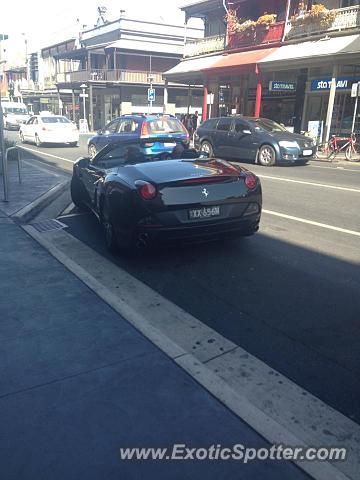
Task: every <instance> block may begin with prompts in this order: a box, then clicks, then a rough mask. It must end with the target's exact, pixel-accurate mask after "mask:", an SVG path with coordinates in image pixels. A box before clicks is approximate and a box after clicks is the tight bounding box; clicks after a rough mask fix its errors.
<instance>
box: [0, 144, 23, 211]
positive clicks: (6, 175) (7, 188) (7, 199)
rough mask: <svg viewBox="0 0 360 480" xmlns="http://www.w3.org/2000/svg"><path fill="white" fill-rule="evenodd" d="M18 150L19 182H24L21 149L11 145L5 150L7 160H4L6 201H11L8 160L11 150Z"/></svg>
mask: <svg viewBox="0 0 360 480" xmlns="http://www.w3.org/2000/svg"><path fill="white" fill-rule="evenodd" d="M12 151H14V152H16V161H17V169H18V179H19V183H22V178H21V161H20V154H19V150H18V149H17V148H16V147H9V148H7V149H6V152H5V162H4V172H3V173H4V179H3V180H4V200H5V202H8V201H9V170H8V160H9V152H12Z"/></svg>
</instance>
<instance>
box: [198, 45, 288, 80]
mask: <svg viewBox="0 0 360 480" xmlns="http://www.w3.org/2000/svg"><path fill="white" fill-rule="evenodd" d="M277 50H279V48H263V49H259V50H250V51H247V52H238V53H228V54H223V55H220V56H219V57H218V58H217V59H216V61H215V62H214V63H213V64H212V65H209V66H207V67H206V68H205V69H203V71H204V73H220V74H221V73H224V74H226V73H232V72H234V71H236V72H239V73H247V72H254V71H255V70H256V66H257V64H258V63H259V62H260V61H261V60H264V59H266V58H268V57H269V56H270V55H271V54H274V53H276V51H277Z"/></svg>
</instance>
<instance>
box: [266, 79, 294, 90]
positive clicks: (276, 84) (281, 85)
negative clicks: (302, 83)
mask: <svg viewBox="0 0 360 480" xmlns="http://www.w3.org/2000/svg"><path fill="white" fill-rule="evenodd" d="M269 90H270V92H296V83H295V82H280V81H271V82H270V83H269Z"/></svg>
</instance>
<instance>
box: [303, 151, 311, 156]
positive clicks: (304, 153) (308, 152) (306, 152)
mask: <svg viewBox="0 0 360 480" xmlns="http://www.w3.org/2000/svg"><path fill="white" fill-rule="evenodd" d="M312 153H313V152H312V150H303V155H312Z"/></svg>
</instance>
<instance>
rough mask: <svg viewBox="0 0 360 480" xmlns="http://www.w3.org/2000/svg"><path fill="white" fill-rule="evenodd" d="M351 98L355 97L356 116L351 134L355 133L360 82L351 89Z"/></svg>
mask: <svg viewBox="0 0 360 480" xmlns="http://www.w3.org/2000/svg"><path fill="white" fill-rule="evenodd" d="M351 96H352V97H355V107H354V116H353V121H352V127H351V133H354V129H355V121H356V114H357V109H358V102H359V96H360V82H358V83H354V84H353V86H352V88H351Z"/></svg>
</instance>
